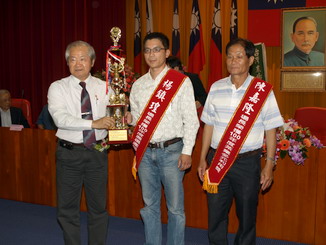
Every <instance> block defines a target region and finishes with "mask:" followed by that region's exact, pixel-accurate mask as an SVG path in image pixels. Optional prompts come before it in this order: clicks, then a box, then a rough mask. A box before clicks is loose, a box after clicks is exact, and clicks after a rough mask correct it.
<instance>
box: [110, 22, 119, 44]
mask: <svg viewBox="0 0 326 245" xmlns="http://www.w3.org/2000/svg"><path fill="white" fill-rule="evenodd" d="M110 33H111V39H112V41H113V46H116V47H117V46H118V42H119V39H120V38H121V29H120V28H119V27H116V26H115V27H112V28H111V31H110Z"/></svg>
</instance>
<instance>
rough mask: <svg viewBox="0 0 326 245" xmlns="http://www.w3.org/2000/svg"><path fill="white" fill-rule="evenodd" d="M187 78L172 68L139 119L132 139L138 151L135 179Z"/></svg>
mask: <svg viewBox="0 0 326 245" xmlns="http://www.w3.org/2000/svg"><path fill="white" fill-rule="evenodd" d="M185 78H186V76H185V75H184V74H182V73H180V72H177V71H175V70H173V69H170V70H169V71H168V72H167V73H166V75H165V76H164V77H163V78H162V80H161V81H160V83H159V85H158V86H157V88H156V89H155V91H154V93H153V94H152V96H151V98H150V100H149V101H148V103H147V105H146V106H145V109H144V110H143V112H142V115H141V116H140V118H139V119H138V122H137V124H136V126H135V129H134V132H133V135H132V139H131V140H132V146H133V148H134V150H135V151H136V156H135V157H134V163H133V166H132V174H133V176H134V178H135V179H136V173H137V169H138V167H139V164H140V162H141V159H142V158H143V155H144V153H145V151H146V148H147V146H148V143H149V141H150V139H151V138H152V135H153V134H154V132H155V130H156V128H157V126H158V124H159V122H160V121H161V119H162V118H163V115H164V114H165V112H166V109H167V108H168V107H169V105H170V103H171V101H172V99H173V98H174V96H175V95H176V93H177V92H178V90H179V88H180V87H181V85H182V84H183V81H184V80H185Z"/></svg>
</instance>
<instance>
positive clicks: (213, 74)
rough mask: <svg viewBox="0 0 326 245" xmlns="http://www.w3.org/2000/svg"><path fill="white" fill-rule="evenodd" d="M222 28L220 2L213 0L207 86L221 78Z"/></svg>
mask: <svg viewBox="0 0 326 245" xmlns="http://www.w3.org/2000/svg"><path fill="white" fill-rule="evenodd" d="M221 33H222V29H221V4H220V0H215V7H214V14H213V23H212V33H211V46H210V52H209V53H210V57H209V67H210V69H209V77H208V87H207V91H209V88H210V86H211V85H212V84H213V83H214V82H215V81H217V80H219V79H221V78H222V34H221Z"/></svg>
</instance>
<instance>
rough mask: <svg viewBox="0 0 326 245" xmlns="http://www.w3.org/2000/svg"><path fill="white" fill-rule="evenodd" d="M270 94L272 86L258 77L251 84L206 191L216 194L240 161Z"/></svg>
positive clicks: (214, 163) (228, 130) (211, 169)
mask: <svg viewBox="0 0 326 245" xmlns="http://www.w3.org/2000/svg"><path fill="white" fill-rule="evenodd" d="M271 91H272V85H271V84H269V83H267V82H265V81H263V80H260V79H258V78H254V79H253V80H252V81H251V83H250V85H249V87H248V89H247V91H246V93H245V94H244V96H243V98H242V100H241V102H240V104H239V106H238V108H237V109H236V110H235V112H234V114H233V116H232V119H231V120H230V123H229V125H228V126H227V128H226V129H225V131H224V134H223V136H222V138H221V141H220V143H219V145H218V147H217V150H216V152H215V155H214V158H213V160H212V162H211V165H210V167H209V169H208V170H206V173H205V176H204V183H203V189H204V190H206V191H207V192H209V193H217V191H218V185H219V184H220V182H221V181H222V179H223V177H224V176H225V174H226V173H227V171H228V170H229V169H230V168H231V166H232V164H233V163H234V161H235V159H236V158H237V156H238V153H239V151H240V149H241V147H242V145H243V143H244V142H245V140H246V138H247V136H248V135H249V132H250V130H251V128H252V126H253V125H254V122H255V121H256V119H257V118H258V115H259V113H260V111H261V109H262V108H263V105H264V103H265V101H266V99H267V97H268V95H269V93H270V92H271Z"/></svg>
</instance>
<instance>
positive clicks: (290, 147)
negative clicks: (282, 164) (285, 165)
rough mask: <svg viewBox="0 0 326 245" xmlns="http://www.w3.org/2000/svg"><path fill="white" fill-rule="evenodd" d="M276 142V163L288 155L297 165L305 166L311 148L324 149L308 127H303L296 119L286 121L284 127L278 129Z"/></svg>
mask: <svg viewBox="0 0 326 245" xmlns="http://www.w3.org/2000/svg"><path fill="white" fill-rule="evenodd" d="M276 140H277V145H276V154H275V161H276V160H277V159H279V158H281V159H284V158H285V157H286V155H288V156H289V157H290V158H291V159H292V161H293V162H294V163H295V164H296V165H304V161H305V160H306V159H307V157H308V156H307V152H308V148H309V147H311V146H314V147H316V148H317V149H320V148H322V147H323V144H322V143H321V142H320V140H319V139H317V138H316V136H314V135H312V134H311V132H310V130H309V128H308V127H305V128H303V127H301V126H300V125H298V122H296V121H295V120H294V119H289V120H287V121H285V123H284V125H283V126H282V127H279V128H278V129H277V132H276Z"/></svg>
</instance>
